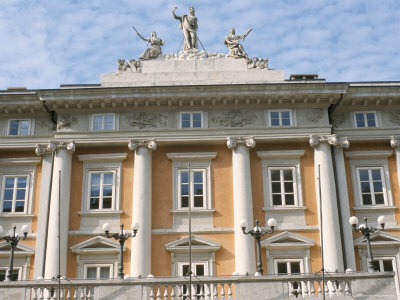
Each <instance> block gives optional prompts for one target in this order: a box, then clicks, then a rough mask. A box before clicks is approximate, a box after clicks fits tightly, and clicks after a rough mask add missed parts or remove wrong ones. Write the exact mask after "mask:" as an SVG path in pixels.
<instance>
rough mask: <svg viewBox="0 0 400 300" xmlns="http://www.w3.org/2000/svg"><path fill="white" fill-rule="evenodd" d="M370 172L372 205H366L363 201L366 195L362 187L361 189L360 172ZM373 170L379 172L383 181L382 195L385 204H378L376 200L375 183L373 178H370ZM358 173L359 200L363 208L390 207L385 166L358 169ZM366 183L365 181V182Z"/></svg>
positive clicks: (369, 181)
mask: <svg viewBox="0 0 400 300" xmlns="http://www.w3.org/2000/svg"><path fill="white" fill-rule="evenodd" d="M361 170H364V171H368V183H369V187H370V193H369V195H370V196H371V204H364V200H363V195H364V194H366V193H363V191H362V187H361V178H360V171H361ZM373 170H379V173H380V176H381V179H382V194H383V202H384V203H379V204H376V198H375V188H374V181H373V178H371V177H370V175H371V172H372V171H373ZM356 173H357V184H358V199H359V201H360V205H361V206H363V207H368V206H371V207H372V206H387V205H388V199H387V198H388V196H387V194H388V193H387V190H386V182H385V175H384V170H383V166H381V167H378V166H375V167H356ZM363 182H364V181H363Z"/></svg>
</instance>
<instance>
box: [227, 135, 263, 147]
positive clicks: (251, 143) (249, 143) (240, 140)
mask: <svg viewBox="0 0 400 300" xmlns="http://www.w3.org/2000/svg"><path fill="white" fill-rule="evenodd" d="M240 145H241V146H246V147H247V148H254V147H255V146H256V140H255V139H254V137H252V136H248V137H231V136H228V137H227V138H226V146H227V147H228V148H229V149H235V148H236V147H237V146H240Z"/></svg>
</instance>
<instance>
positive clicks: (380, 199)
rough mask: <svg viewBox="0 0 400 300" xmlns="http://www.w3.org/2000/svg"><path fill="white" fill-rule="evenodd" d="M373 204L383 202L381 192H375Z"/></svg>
mask: <svg viewBox="0 0 400 300" xmlns="http://www.w3.org/2000/svg"><path fill="white" fill-rule="evenodd" d="M375 204H385V198H384V197H383V194H375Z"/></svg>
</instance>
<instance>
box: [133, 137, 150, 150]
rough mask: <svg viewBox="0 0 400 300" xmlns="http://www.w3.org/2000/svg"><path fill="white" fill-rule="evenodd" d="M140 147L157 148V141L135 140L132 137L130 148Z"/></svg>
mask: <svg viewBox="0 0 400 300" xmlns="http://www.w3.org/2000/svg"><path fill="white" fill-rule="evenodd" d="M140 147H144V148H147V149H150V150H156V149H157V142H156V141H155V140H134V139H131V140H130V141H129V143H128V148H129V150H137V149H138V148H140Z"/></svg>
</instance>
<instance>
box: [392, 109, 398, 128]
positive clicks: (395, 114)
mask: <svg viewBox="0 0 400 300" xmlns="http://www.w3.org/2000/svg"><path fill="white" fill-rule="evenodd" d="M390 120H391V121H392V122H393V123H394V124H396V125H397V126H400V111H399V110H395V111H391V112H390Z"/></svg>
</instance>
